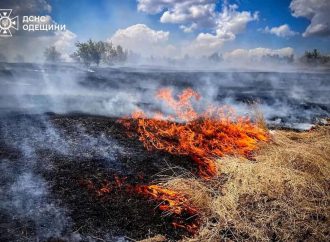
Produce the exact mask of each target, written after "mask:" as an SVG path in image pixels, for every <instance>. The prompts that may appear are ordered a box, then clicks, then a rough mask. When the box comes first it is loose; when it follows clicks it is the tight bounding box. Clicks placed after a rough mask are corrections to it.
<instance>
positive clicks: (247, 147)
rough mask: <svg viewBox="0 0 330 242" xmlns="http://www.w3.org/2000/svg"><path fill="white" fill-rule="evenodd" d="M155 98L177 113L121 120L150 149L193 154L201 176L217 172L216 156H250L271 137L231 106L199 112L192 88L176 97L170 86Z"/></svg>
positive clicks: (133, 116) (208, 176)
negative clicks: (193, 102)
mask: <svg viewBox="0 0 330 242" xmlns="http://www.w3.org/2000/svg"><path fill="white" fill-rule="evenodd" d="M156 97H157V98H158V99H160V100H162V101H165V102H166V104H167V105H168V106H169V108H170V109H172V111H173V113H174V114H173V115H164V114H162V113H157V114H155V115H154V116H153V117H152V118H148V117H147V115H146V114H145V113H144V112H143V111H137V112H135V113H133V114H132V115H131V117H130V118H127V119H122V120H121V123H122V124H124V125H125V126H126V127H127V128H129V129H130V130H134V132H137V134H138V135H139V140H140V141H141V142H143V144H144V146H145V147H146V148H147V149H148V150H154V149H157V150H164V151H166V152H168V153H171V154H176V155H188V156H190V157H191V158H192V159H193V160H194V161H195V162H196V163H197V165H198V168H199V174H200V176H202V177H204V178H206V179H209V178H212V177H214V176H215V175H216V174H217V166H216V163H215V158H216V157H223V156H225V155H242V156H245V157H249V156H250V155H251V153H252V152H253V151H254V150H256V149H257V142H258V141H267V140H268V139H269V138H268V134H267V132H266V131H265V130H264V129H262V128H260V127H258V126H257V125H256V124H255V123H253V122H252V121H250V119H249V118H247V117H242V116H238V115H236V114H235V112H234V111H233V110H232V109H231V108H230V107H214V106H209V107H208V108H206V111H204V112H202V113H198V112H197V111H196V110H195V109H194V107H193V104H192V100H193V99H195V100H196V101H199V100H200V99H201V96H200V95H199V94H198V93H197V92H195V91H194V90H192V89H190V88H188V89H185V90H184V91H183V92H182V93H181V94H180V95H178V97H177V98H174V97H173V95H172V90H171V89H168V88H164V89H160V90H159V91H158V92H157V94H156Z"/></svg>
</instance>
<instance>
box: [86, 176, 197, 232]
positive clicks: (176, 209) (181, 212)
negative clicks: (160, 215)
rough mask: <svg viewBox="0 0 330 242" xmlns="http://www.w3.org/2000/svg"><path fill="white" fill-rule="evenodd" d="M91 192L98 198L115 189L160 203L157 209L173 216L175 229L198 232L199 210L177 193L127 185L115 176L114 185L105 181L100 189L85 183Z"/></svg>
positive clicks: (153, 186) (152, 186)
mask: <svg viewBox="0 0 330 242" xmlns="http://www.w3.org/2000/svg"><path fill="white" fill-rule="evenodd" d="M82 184H84V185H85V186H87V188H88V189H89V190H90V191H93V192H95V193H96V195H97V196H98V197H104V196H106V195H107V194H109V193H111V192H112V191H114V190H115V189H121V190H123V191H125V192H127V193H134V194H138V195H140V196H142V197H145V198H148V199H151V200H152V201H155V202H157V203H158V206H157V208H158V209H159V210H160V211H162V212H165V213H166V215H171V216H172V218H173V220H172V221H173V222H172V226H173V227H174V228H182V229H185V230H186V231H187V232H189V233H190V234H194V233H196V232H197V230H198V228H199V216H198V210H197V208H195V207H194V206H192V205H191V204H190V202H189V200H188V198H187V197H186V196H185V195H183V194H181V193H178V192H176V191H173V190H170V189H167V188H163V187H161V186H158V185H130V184H127V183H125V178H118V177H117V176H115V181H114V183H110V182H109V181H107V180H105V181H104V182H103V184H102V185H101V187H100V188H97V186H96V185H95V184H94V183H93V182H92V181H91V180H88V181H84V182H83V183H82Z"/></svg>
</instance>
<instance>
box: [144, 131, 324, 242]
mask: <svg viewBox="0 0 330 242" xmlns="http://www.w3.org/2000/svg"><path fill="white" fill-rule="evenodd" d="M270 133H271V136H272V141H271V142H270V143H267V144H263V145H262V147H261V148H260V149H259V151H258V152H257V153H256V154H255V156H254V158H255V159H254V160H253V161H251V160H247V159H245V158H240V157H225V158H221V159H219V160H218V167H219V173H218V176H217V178H214V179H213V180H212V181H208V182H205V181H203V180H201V179H200V178H195V177H193V176H191V178H183V177H172V178H166V179H165V180H164V181H163V182H162V185H163V186H166V187H169V188H171V189H174V190H176V191H182V192H183V193H185V194H188V195H189V197H190V198H191V202H192V204H194V205H195V206H197V207H198V208H199V209H200V213H201V218H202V225H201V228H200V230H199V231H198V233H197V234H196V235H195V236H194V237H192V238H184V239H183V241H187V242H194V241H243V240H244V241H329V240H330V229H329V228H330V223H329V215H330V208H329V202H330V193H329V185H330V126H318V127H316V128H314V129H313V130H311V131H308V132H294V131H288V130H275V131H270ZM145 241H163V239H162V237H155V238H150V239H147V240H145Z"/></svg>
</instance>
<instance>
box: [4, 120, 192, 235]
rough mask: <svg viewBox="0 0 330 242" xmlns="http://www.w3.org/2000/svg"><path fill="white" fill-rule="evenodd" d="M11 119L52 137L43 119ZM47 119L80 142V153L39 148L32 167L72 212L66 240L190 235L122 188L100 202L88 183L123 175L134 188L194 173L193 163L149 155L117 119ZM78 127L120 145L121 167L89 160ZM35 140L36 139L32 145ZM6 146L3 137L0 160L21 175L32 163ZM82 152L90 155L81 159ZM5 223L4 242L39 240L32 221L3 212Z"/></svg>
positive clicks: (65, 136)
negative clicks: (75, 237) (71, 236)
mask: <svg viewBox="0 0 330 242" xmlns="http://www.w3.org/2000/svg"><path fill="white" fill-rule="evenodd" d="M11 118H12V121H14V120H15V122H17V123H19V122H18V120H20V121H21V122H26V120H29V121H32V122H33V123H34V125H37V126H40V127H39V128H40V129H41V130H44V135H45V136H47V135H49V134H47V131H46V128H45V127H43V125H44V124H43V123H42V122H40V123H39V122H38V120H39V118H40V117H33V116H20V115H14V116H11ZM47 120H48V122H49V123H51V124H52V125H53V128H54V129H55V130H56V131H57V132H59V133H60V134H61V138H63V139H65V140H70V141H72V142H73V143H74V142H76V144H77V146H75V145H73V146H72V148H71V149H76V150H75V151H74V152H73V153H71V154H70V153H68V154H63V153H62V154H61V153H59V152H57V151H56V150H54V149H52V148H51V147H47V146H46V147H40V149H36V150H35V153H36V157H34V159H35V160H36V161H37V162H36V163H35V164H34V165H33V166H32V170H33V172H34V173H35V174H38V175H40V176H42V177H43V178H44V179H45V180H46V181H47V183H48V185H49V190H50V191H51V192H50V194H51V197H49V199H52V200H53V201H56V203H57V205H58V206H59V207H63V208H66V209H67V215H68V217H69V218H70V224H71V226H70V228H66V229H65V230H64V231H63V236H64V235H65V234H69V233H73V232H76V233H79V234H81V235H84V236H92V237H96V238H97V237H100V238H104V237H105V236H111V237H113V238H115V237H119V236H127V237H129V238H134V239H143V238H146V237H148V236H152V235H156V234H164V235H166V236H167V237H168V238H169V239H178V238H180V237H181V236H182V235H188V234H186V232H185V231H184V230H180V229H179V230H175V229H173V227H172V226H171V217H170V216H167V217H164V216H163V215H162V214H161V212H160V211H159V210H158V209H157V205H158V204H157V203H155V202H152V201H150V200H148V199H146V198H141V196H138V195H136V196H135V195H132V194H128V193H126V192H124V191H121V190H120V189H118V190H116V191H114V192H112V193H111V194H109V196H107V197H106V198H99V197H97V196H95V194H93V193H91V192H90V191H89V190H88V189H87V188H86V186H84V185H83V183H84V181H88V180H91V181H93V182H95V183H96V184H99V185H100V184H101V183H102V182H103V181H104V180H109V181H112V180H113V179H114V176H115V175H119V176H127V182H129V183H130V184H152V183H153V182H154V181H155V180H157V179H158V178H160V177H161V176H162V175H178V174H181V173H182V172H183V169H187V170H189V171H191V172H195V171H194V169H195V168H194V167H193V165H192V164H193V162H191V160H189V158H187V157H176V156H172V155H168V154H165V153H161V152H148V151H147V150H145V149H144V147H143V145H142V144H141V143H140V142H139V141H138V140H137V139H134V138H133V139H131V138H128V137H127V133H126V130H125V128H124V127H122V125H121V124H119V123H118V122H117V120H116V119H112V118H106V117H100V116H87V115H78V114H73V115H54V114H49V115H48V116H47ZM7 121H8V122H10V120H7ZM76 127H81V128H82V129H83V130H84V135H88V136H90V137H99V136H100V135H103V136H104V137H107V138H111V139H112V140H114V141H115V142H116V144H117V145H119V146H120V147H123V148H124V149H125V152H124V153H122V154H118V155H117V156H116V159H117V163H116V164H111V163H109V161H107V160H106V159H102V158H100V157H98V155H97V154H93V153H92V152H91V153H90V154H89V155H90V158H86V151H84V150H80V149H81V148H82V147H80V145H79V144H80V143H81V142H83V141H82V140H81V133H79V132H77V129H76ZM13 135H15V134H13ZM16 135H19V134H16ZM2 137H3V136H2ZM33 142H34V141H33V140H31V143H33ZM6 143H8V142H6V140H3V139H1V141H0V158H1V159H8V160H10V161H11V162H13V163H12V165H13V170H16V169H18V170H17V172H18V173H19V169H22V170H24V169H25V168H24V167H25V166H26V165H27V164H24V162H27V163H29V162H32V161H31V160H29V159H26V157H25V156H24V154H21V152H20V151H19V150H17V149H15V148H12V147H10V146H8V145H7V144H6ZM95 145H98V144H97V143H96V144H95ZM87 152H88V151H87ZM80 153H83V154H85V155H82V156H81V155H77V154H80ZM175 167H177V168H175ZM167 168H171V169H167ZM8 179H9V180H8ZM10 179H14V178H13V177H2V178H1V187H2V188H3V189H5V187H6V185H7V184H10V183H11V182H13V181H10ZM1 221H2V222H1V225H0V234H1V237H0V238H1V241H15V240H18V241H29V239H30V238H33V237H34V236H36V232H35V228H34V226H35V225H34V224H33V221H22V220H21V219H18V220H16V219H15V218H14V216H13V215H12V214H5V213H3V211H1ZM17 234H20V236H22V235H23V234H24V236H25V238H26V240H25V239H23V237H21V238H18V237H17ZM20 236H19V237H20Z"/></svg>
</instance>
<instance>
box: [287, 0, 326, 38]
mask: <svg viewBox="0 0 330 242" xmlns="http://www.w3.org/2000/svg"><path fill="white" fill-rule="evenodd" d="M290 8H291V11H292V15H293V16H294V17H304V18H307V19H309V20H310V21H311V23H310V25H309V26H308V27H307V29H306V30H305V32H304V33H303V36H304V37H308V36H329V35H330V14H329V13H330V1H329V0H292V2H291V4H290Z"/></svg>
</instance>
